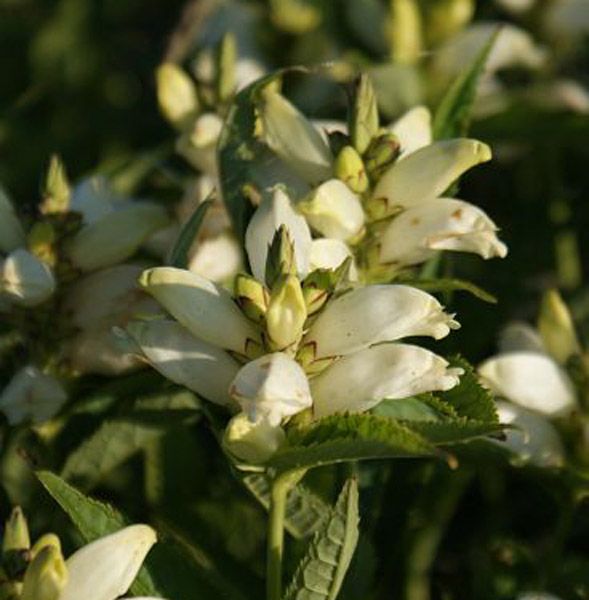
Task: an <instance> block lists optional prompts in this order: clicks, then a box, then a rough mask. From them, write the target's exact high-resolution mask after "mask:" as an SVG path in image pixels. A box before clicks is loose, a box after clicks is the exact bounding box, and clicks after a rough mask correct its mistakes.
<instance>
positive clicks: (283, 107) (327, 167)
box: [259, 90, 333, 184]
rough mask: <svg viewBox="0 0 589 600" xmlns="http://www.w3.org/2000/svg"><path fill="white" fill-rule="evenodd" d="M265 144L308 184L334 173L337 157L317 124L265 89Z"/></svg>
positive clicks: (262, 107)
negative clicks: (334, 162)
mask: <svg viewBox="0 0 589 600" xmlns="http://www.w3.org/2000/svg"><path fill="white" fill-rule="evenodd" d="M259 116H260V120H261V123H262V128H263V136H264V140H265V142H266V143H267V144H268V146H270V148H271V149H272V150H273V151H274V152H275V153H276V154H277V155H278V156H279V157H280V158H281V159H282V160H283V161H284V162H285V163H286V164H288V165H289V166H291V167H292V168H293V170H294V171H295V172H296V173H297V174H298V175H299V176H300V177H302V178H303V179H304V180H305V181H308V182H309V183H311V184H317V183H320V182H321V181H324V180H326V179H329V177H330V176H331V174H332V164H333V156H332V154H331V150H330V149H329V146H328V144H327V142H326V141H325V139H324V138H323V136H322V135H321V134H320V133H319V132H318V131H317V129H316V128H315V127H314V126H313V124H312V123H311V122H310V121H309V120H308V119H307V118H306V117H305V116H304V115H303V114H302V113H301V112H299V110H298V109H297V108H295V107H294V106H293V105H292V104H291V103H290V102H289V101H288V100H287V99H286V98H284V97H283V96H282V95H281V94H279V93H278V92H275V91H272V90H265V91H264V93H263V97H262V100H261V102H260V107H259Z"/></svg>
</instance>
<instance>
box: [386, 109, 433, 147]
mask: <svg viewBox="0 0 589 600" xmlns="http://www.w3.org/2000/svg"><path fill="white" fill-rule="evenodd" d="M388 129H389V131H391V132H392V133H394V134H395V135H396V136H397V137H398V138H399V143H400V144H401V156H400V158H402V157H403V156H407V155H408V154H411V153H412V152H415V151H416V150H419V149H420V148H423V147H424V146H428V145H429V144H431V143H432V115H431V113H430V111H429V109H428V108H427V107H425V106H416V107H415V108H412V109H411V110H409V111H407V112H406V113H405V114H404V115H402V116H401V117H400V118H399V119H397V120H396V121H395V122H394V123H392V124H391V125H389V127H388Z"/></svg>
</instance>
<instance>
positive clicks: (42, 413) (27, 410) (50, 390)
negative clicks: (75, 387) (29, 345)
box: [0, 365, 67, 425]
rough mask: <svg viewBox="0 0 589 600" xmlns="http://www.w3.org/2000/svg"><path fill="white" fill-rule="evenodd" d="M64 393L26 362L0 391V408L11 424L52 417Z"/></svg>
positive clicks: (59, 385)
mask: <svg viewBox="0 0 589 600" xmlns="http://www.w3.org/2000/svg"><path fill="white" fill-rule="evenodd" d="M66 400H67V394H66V392H65V390H64V389H63V387H62V386H61V384H60V383H59V381H57V379H54V378H53V377H51V375H46V374H45V373H42V372H41V371H39V369H37V367H34V366H32V365H29V366H27V367H24V368H22V369H20V371H18V372H17V373H16V374H15V375H14V376H13V377H12V379H11V380H10V382H9V383H8V385H7V386H6V387H5V388H4V390H2V393H1V394H0V411H2V412H3V413H4V414H5V415H6V418H7V419H8V422H9V423H10V424H11V425H18V424H20V423H23V422H25V421H28V420H31V421H32V422H33V423H42V422H43V421H47V420H48V419H51V418H52V417H54V416H55V415H56V414H57V413H58V412H59V411H60V409H61V407H62V406H63V405H64V404H65V402H66Z"/></svg>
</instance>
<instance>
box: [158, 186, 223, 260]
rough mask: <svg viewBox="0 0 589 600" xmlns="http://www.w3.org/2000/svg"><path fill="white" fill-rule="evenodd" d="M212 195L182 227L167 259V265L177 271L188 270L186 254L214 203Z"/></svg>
mask: <svg viewBox="0 0 589 600" xmlns="http://www.w3.org/2000/svg"><path fill="white" fill-rule="evenodd" d="M213 194H214V192H211V194H209V197H208V198H207V199H206V200H204V201H203V202H201V203H200V204H199V205H198V206H197V208H196V210H195V211H194V212H193V213H192V215H191V217H190V219H188V221H186V223H185V224H184V226H183V227H182V230H181V231H180V234H179V235H178V239H177V240H176V242H175V243H174V247H173V248H172V251H171V252H170V256H169V258H168V264H169V265H170V266H171V267H178V268H179V269H186V268H188V262H189V261H188V252H189V250H190V247H191V246H192V243H193V242H194V240H195V239H196V236H197V235H198V232H199V230H200V227H201V225H202V222H203V221H204V218H205V215H206V214H207V211H208V210H209V208H210V207H211V205H212V204H213V202H214V199H213V197H212V196H213Z"/></svg>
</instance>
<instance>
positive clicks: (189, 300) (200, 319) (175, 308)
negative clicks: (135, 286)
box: [139, 267, 259, 354]
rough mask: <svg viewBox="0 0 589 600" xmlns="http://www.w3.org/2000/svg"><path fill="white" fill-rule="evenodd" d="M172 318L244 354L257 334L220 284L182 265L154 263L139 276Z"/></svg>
mask: <svg viewBox="0 0 589 600" xmlns="http://www.w3.org/2000/svg"><path fill="white" fill-rule="evenodd" d="M139 283H140V284H141V286H142V287H143V288H144V289H145V291H146V292H148V293H149V294H151V295H152V296H153V297H154V298H155V299H156V300H157V301H158V302H159V303H160V304H161V305H162V306H163V307H164V308H165V309H166V310H167V311H168V312H169V313H170V314H171V315H172V316H173V317H174V318H175V319H177V320H178V321H179V322H180V323H181V324H182V325H184V327H186V328H187V329H188V330H189V331H190V332H191V333H192V334H194V335H195V336H196V337H197V338H200V339H201V340H203V341H205V342H208V343H209V344H214V345H216V346H219V347H220V348H224V349H226V350H233V351H234V352H238V353H240V354H245V352H246V348H247V344H248V340H256V341H257V340H258V338H259V334H258V332H257V331H256V329H255V328H254V326H253V325H252V323H251V322H250V321H248V320H247V319H246V317H245V316H244V315H243V313H242V312H241V311H240V310H239V308H238V307H237V305H236V304H235V303H234V302H233V299H232V298H231V296H230V295H229V293H228V292H226V291H225V290H224V289H223V288H221V287H220V286H218V285H216V284H215V283H213V282H212V281H208V280H207V279H205V278H204V277H201V276H200V275H197V274H196V273H191V272H190V271H186V270H184V269H176V268H173V267H157V268H155V269H148V270H147V271H144V272H143V274H142V275H141V278H140V280H139Z"/></svg>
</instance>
